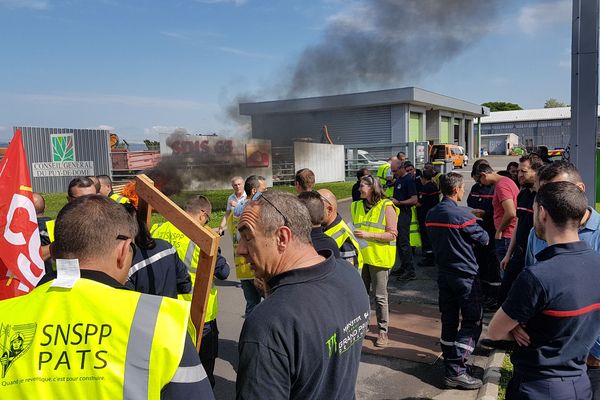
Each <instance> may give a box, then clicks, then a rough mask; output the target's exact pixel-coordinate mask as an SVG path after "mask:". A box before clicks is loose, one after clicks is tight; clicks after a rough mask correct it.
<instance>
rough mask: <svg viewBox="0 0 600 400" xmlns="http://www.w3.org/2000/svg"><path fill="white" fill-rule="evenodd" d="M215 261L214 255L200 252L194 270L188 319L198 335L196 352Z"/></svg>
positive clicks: (215, 256) (199, 341)
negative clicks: (194, 279) (194, 280)
mask: <svg viewBox="0 0 600 400" xmlns="http://www.w3.org/2000/svg"><path fill="white" fill-rule="evenodd" d="M216 261H217V255H216V254H214V255H212V256H211V255H209V254H207V253H205V252H204V251H202V250H200V258H199V260H198V268H197V269H196V283H195V284H194V294H193V295H192V307H191V310H190V317H191V318H192V322H193V323H194V326H195V327H196V333H197V335H198V336H197V338H196V349H198V350H200V343H201V342H202V330H203V328H204V318H205V317H206V305H207V304H208V296H209V295H210V289H211V288H212V284H213V279H214V278H213V277H214V275H215V263H216Z"/></svg>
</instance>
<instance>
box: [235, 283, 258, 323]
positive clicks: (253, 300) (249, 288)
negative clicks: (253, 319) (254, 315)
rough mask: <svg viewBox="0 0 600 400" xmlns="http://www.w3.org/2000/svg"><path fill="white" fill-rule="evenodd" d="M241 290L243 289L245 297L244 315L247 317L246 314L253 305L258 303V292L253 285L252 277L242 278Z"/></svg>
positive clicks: (250, 310)
mask: <svg viewBox="0 0 600 400" xmlns="http://www.w3.org/2000/svg"><path fill="white" fill-rule="evenodd" d="M240 282H241V284H242V290H243V291H244V298H245V299H246V310H245V312H244V317H247V316H248V314H250V313H251V312H252V310H253V309H254V307H256V306H257V305H258V303H260V299H261V297H260V292H259V291H258V289H257V288H256V286H254V282H253V281H252V279H242V280H241V281H240Z"/></svg>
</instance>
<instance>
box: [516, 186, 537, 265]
mask: <svg viewBox="0 0 600 400" xmlns="http://www.w3.org/2000/svg"><path fill="white" fill-rule="evenodd" d="M535 193H536V192H532V191H530V190H529V189H527V188H525V189H522V190H521V191H520V192H519V195H518V196H517V218H518V219H519V222H518V223H517V228H516V230H515V234H516V235H517V237H516V238H515V240H516V245H517V247H516V248H515V252H519V254H522V255H523V257H524V256H525V251H526V250H527V238H528V237H529V231H531V228H533V202H534V201H535Z"/></svg>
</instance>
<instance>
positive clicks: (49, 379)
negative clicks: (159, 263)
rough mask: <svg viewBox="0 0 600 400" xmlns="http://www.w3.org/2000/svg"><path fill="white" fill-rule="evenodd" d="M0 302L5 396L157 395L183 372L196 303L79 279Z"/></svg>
mask: <svg viewBox="0 0 600 400" xmlns="http://www.w3.org/2000/svg"><path fill="white" fill-rule="evenodd" d="M51 284H52V283H51V282H48V283H46V284H44V285H41V286H39V287H37V288H36V289H34V290H33V291H32V292H31V293H29V294H27V295H25V296H20V297H15V298H12V299H9V300H4V301H1V302H0V316H1V317H0V345H2V346H3V350H2V352H0V381H1V384H0V398H2V399H89V398H94V399H133V398H135V399H152V400H159V399H160V397H161V396H160V395H161V390H162V389H163V388H164V387H165V385H167V384H168V383H169V382H170V381H172V380H173V379H174V376H177V374H182V373H185V372H186V371H182V369H180V368H179V363H180V360H181V357H182V355H183V351H184V346H185V340H186V334H187V331H186V323H187V320H188V318H189V313H190V312H189V308H190V306H189V304H188V303H186V302H184V301H179V300H175V299H170V298H167V297H160V296H152V295H147V294H141V293H137V292H134V291H129V290H123V289H115V288H112V287H110V286H107V285H104V284H101V283H99V282H96V281H93V280H89V279H85V278H79V279H78V280H77V281H76V282H75V284H74V286H73V287H72V288H70V289H65V288H60V287H51Z"/></svg>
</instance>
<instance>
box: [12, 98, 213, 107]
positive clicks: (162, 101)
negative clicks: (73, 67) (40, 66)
mask: <svg viewBox="0 0 600 400" xmlns="http://www.w3.org/2000/svg"><path fill="white" fill-rule="evenodd" d="M14 97H16V98H17V99H19V100H22V101H25V102H31V103H41V104H51V105H57V104H72V103H77V104H95V105H124V106H129V107H142V108H170V109H180V110H206V109H207V108H208V107H210V106H211V105H210V104H207V103H202V102H198V101H193V100H181V99H167V98H161V97H144V96H122V95H102V94H100V95H96V94H67V95H47V94H23V95H22V94H18V95H14Z"/></svg>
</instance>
